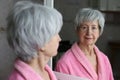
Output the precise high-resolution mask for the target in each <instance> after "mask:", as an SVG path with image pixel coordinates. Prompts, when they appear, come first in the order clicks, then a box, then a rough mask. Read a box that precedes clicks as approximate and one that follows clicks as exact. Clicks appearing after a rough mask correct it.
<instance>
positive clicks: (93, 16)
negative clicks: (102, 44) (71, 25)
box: [75, 8, 105, 34]
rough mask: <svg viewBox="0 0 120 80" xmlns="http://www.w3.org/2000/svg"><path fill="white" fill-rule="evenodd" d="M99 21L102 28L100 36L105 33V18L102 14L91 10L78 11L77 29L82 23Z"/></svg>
mask: <svg viewBox="0 0 120 80" xmlns="http://www.w3.org/2000/svg"><path fill="white" fill-rule="evenodd" d="M94 20H97V21H98V24H99V27H100V34H102V32H103V28H104V24H105V18H104V15H103V13H102V12H100V11H98V10H94V9H91V8H83V9H81V10H79V11H78V13H77V15H76V18H75V27H76V29H77V27H79V26H80V25H81V23H83V22H85V21H94Z"/></svg>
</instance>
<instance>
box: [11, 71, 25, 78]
mask: <svg viewBox="0 0 120 80" xmlns="http://www.w3.org/2000/svg"><path fill="white" fill-rule="evenodd" d="M9 80H25V78H24V77H23V76H22V75H21V74H20V73H19V72H18V71H17V70H15V69H14V71H13V72H12V73H11V74H10V76H9Z"/></svg>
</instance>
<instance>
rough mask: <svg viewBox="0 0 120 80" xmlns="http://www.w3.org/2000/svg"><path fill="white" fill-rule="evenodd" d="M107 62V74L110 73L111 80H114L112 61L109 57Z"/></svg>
mask: <svg viewBox="0 0 120 80" xmlns="http://www.w3.org/2000/svg"><path fill="white" fill-rule="evenodd" d="M105 62H106V63H105V64H107V67H106V70H107V72H108V71H109V73H108V77H109V80H114V77H113V72H112V67H111V64H110V61H109V59H108V57H107V56H106V59H105Z"/></svg>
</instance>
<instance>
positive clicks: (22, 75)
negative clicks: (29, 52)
mask: <svg viewBox="0 0 120 80" xmlns="http://www.w3.org/2000/svg"><path fill="white" fill-rule="evenodd" d="M45 69H46V71H47V72H48V74H49V75H50V78H51V79H50V80H57V78H56V76H55V75H54V73H53V71H52V70H51V68H50V67H49V66H48V65H46V67H45ZM9 80H43V79H42V77H41V76H40V75H39V74H37V73H36V72H35V71H34V70H33V69H32V68H31V67H30V66H29V65H28V64H26V63H25V62H23V61H21V60H17V61H16V62H15V69H14V71H13V72H12V74H11V76H10V78H9Z"/></svg>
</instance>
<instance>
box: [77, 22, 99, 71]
mask: <svg viewBox="0 0 120 80" xmlns="http://www.w3.org/2000/svg"><path fill="white" fill-rule="evenodd" d="M77 35H78V38H79V43H78V45H79V47H80V48H81V49H82V51H83V52H84V53H85V55H86V57H87V58H88V59H89V61H90V62H91V64H92V66H93V68H94V69H95V71H96V72H97V60H96V54H95V51H94V49H93V47H94V45H95V43H96V41H97V39H98V38H99V36H100V30H99V25H98V22H97V21H86V22H83V23H82V24H81V25H80V28H79V29H78V30H77Z"/></svg>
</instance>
